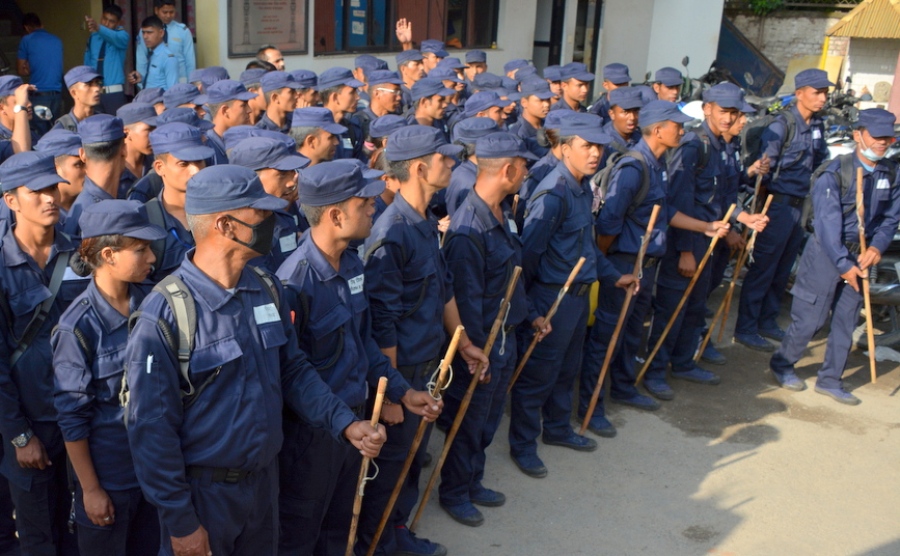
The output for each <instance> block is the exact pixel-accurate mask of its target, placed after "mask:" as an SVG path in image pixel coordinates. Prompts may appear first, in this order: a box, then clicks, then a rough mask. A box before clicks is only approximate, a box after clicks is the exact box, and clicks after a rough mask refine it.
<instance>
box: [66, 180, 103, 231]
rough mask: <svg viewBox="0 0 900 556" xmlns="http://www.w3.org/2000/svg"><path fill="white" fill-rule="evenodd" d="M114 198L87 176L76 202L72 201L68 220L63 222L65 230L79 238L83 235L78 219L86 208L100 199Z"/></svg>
mask: <svg viewBox="0 0 900 556" xmlns="http://www.w3.org/2000/svg"><path fill="white" fill-rule="evenodd" d="M114 198H115V197H113V196H112V195H110V194H109V193H107V192H106V191H104V190H102V189H100V187H99V186H97V184H95V183H94V182H93V181H91V178H89V177H87V176H85V177H84V187H83V188H82V189H81V193H79V194H78V197H76V198H75V202H74V203H72V208H70V209H69V214H68V215H67V216H66V221H65V223H64V224H63V231H64V232H65V233H67V234H69V236H71V237H72V238H75V239H76V240H77V239H78V238H80V237H81V226H79V225H78V219H79V218H80V217H81V213H82V212H83V211H84V209H86V208H87V207H89V206H91V205H93V204H95V203H99V202H100V201H106V200H108V199H114Z"/></svg>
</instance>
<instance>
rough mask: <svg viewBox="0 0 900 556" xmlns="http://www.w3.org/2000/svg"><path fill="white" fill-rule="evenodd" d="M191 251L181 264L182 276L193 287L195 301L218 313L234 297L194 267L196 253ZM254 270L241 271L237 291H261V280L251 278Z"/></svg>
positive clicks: (245, 269) (245, 268)
mask: <svg viewBox="0 0 900 556" xmlns="http://www.w3.org/2000/svg"><path fill="white" fill-rule="evenodd" d="M195 250H196V248H194V249H191V250H190V251H188V252H187V254H185V256H184V262H183V263H181V276H182V278H183V279H184V281H185V282H186V283H188V284H189V285H190V286H192V289H193V290H194V292H193V293H194V297H195V299H197V300H199V301H200V302H201V303H203V305H204V307H205V308H206V309H208V310H210V311H218V310H219V309H221V308H222V307H223V306H224V305H225V304H226V303H228V302H229V301H231V298H232V297H234V294H232V293H231V292H229V291H226V290H225V289H224V288H222V287H221V286H219V285H218V284H216V283H215V282H213V280H212V278H210V277H209V276H207V275H206V274H205V273H204V272H203V271H202V270H200V269H199V268H197V266H196V265H194V251H195ZM252 273H253V271H252V270H250V269H249V268H247V267H246V266H245V267H244V269H243V270H242V271H241V277H240V278H239V279H238V283H237V286H236V287H235V291H236V292H237V291H250V292H257V291H259V290H260V283H259V280H257V279H256V278H254V277H253V276H251V274H252Z"/></svg>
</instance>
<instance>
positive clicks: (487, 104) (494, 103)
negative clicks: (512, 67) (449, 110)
mask: <svg viewBox="0 0 900 556" xmlns="http://www.w3.org/2000/svg"><path fill="white" fill-rule="evenodd" d="M508 104H509V101H508V100H503V99H501V98H500V95H498V94H497V93H495V92H494V91H478V92H477V93H473V94H472V96H471V97H469V100H467V101H466V106H465V109H463V110H461V111H459V112H457V113H456V114H454V116H453V117H452V118H451V119H450V120H449V124H450V125H449V129H450V131H453V128H454V127H456V124H457V123H459V122H460V121H462V120H465V119H466V118H476V117H477V118H490V119H492V120H494V122H495V123H496V125H497V128H498V129H502V130H505V129H506V113H504V112H503V109H504V108H506V106H507V105H508Z"/></svg>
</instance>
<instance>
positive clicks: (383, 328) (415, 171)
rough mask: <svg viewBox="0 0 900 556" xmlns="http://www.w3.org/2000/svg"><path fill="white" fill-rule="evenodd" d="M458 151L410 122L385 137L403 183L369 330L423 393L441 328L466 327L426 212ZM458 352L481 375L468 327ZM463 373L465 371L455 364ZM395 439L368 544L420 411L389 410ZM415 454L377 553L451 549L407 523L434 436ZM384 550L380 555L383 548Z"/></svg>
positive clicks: (370, 256)
mask: <svg viewBox="0 0 900 556" xmlns="http://www.w3.org/2000/svg"><path fill="white" fill-rule="evenodd" d="M460 150H461V148H460V147H458V146H452V145H449V144H447V142H446V141H445V140H444V139H443V136H442V134H441V132H440V131H439V130H437V129H435V128H433V127H427V126H421V125H411V126H407V127H403V128H400V129H398V130H397V131H395V132H394V133H393V134H391V135H390V137H388V143H387V147H386V148H385V151H384V156H385V157H386V158H387V160H388V162H389V163H390V165H391V170H392V172H393V173H394V175H395V176H396V177H397V179H398V180H399V182H400V192H399V193H398V194H397V195H396V196H395V197H394V202H393V203H391V204H390V205H389V206H388V207H387V208H386V209H385V211H384V213H383V214H382V215H381V217H379V219H378V221H377V222H376V223H375V225H374V226H373V228H372V234H371V235H370V236H369V238H368V239H367V240H366V244H365V250H366V255H365V265H366V270H365V281H366V293H367V295H368V299H369V304H370V306H371V310H372V336H373V337H374V338H375V341H376V342H377V344H378V347H379V348H380V349H381V351H382V352H383V353H384V354H385V355H387V356H388V357H389V358H390V360H391V365H392V366H393V367H394V368H396V369H397V370H399V371H400V373H401V374H402V375H403V376H404V378H405V379H406V380H407V381H408V382H409V383H410V384H411V385H412V387H413V388H415V389H417V390H422V389H424V387H425V383H426V381H427V380H428V379H429V377H430V376H431V375H432V374H433V373H434V371H435V369H437V366H438V364H439V361H440V355H441V349H442V347H443V343H444V331H445V330H447V331H452V330H455V329H456V326H457V325H459V324H460V319H459V310H458V308H457V305H456V298H455V296H454V294H453V287H452V282H451V280H452V277H451V275H450V271H449V269H448V268H447V265H446V263H445V261H444V257H443V255H442V254H441V252H440V249H439V238H438V231H437V220H436V218H435V217H434V215H433V214H432V213H431V211H430V210H429V209H428V202H429V200H430V198H431V196H432V195H434V193H435V191H438V190H439V189H443V188H445V187H447V184H448V183H449V181H450V168H451V166H452V165H453V162H454V160H453V157H455V156H458V155H459V152H460ZM458 349H459V352H460V354H461V356H462V358H463V359H464V360H465V362H466V363H467V364H468V366H469V371H470V372H474V370H475V368H476V367H477V366H478V365H479V364H482V363H483V364H484V370H483V371H482V372H485V373H486V372H487V363H488V360H487V358H486V357H485V356H484V354H482V353H481V349H480V348H478V347H477V346H476V345H475V344H474V343H472V341H471V340H469V339H468V337H467V336H466V334H465V333H463V334H462V338H461V339H460V342H459V348H458ZM456 372H457V375H456V376H457V379H459V377H461V376H464V375H465V371H464V370H463V369H459V368H458V369H457V370H456ZM382 417H383V418H384V421H385V422H386V423H389V422H394V423H398V424H396V425H393V426H390V427H389V430H388V441H387V443H386V444H385V448H384V450H383V454H382V457H381V458H379V459H378V460H376V461H377V464H378V467H379V469H380V470H381V471H380V477H381V479H382V480H380V481H376V482H373V483H371V484H369V486H368V488H367V490H366V497H365V499H364V500H363V506H364V511H363V514H364V515H363V516H361V517H360V525H359V527H360V544H361V545H363V548H367V547H366V546H365V545H366V544H367V543H368V542H369V541H370V540H371V538H372V534H373V533H374V530H375V528H376V526H377V524H378V521H379V518H380V516H381V514H382V512H383V511H384V507H385V505H386V503H387V500H388V498H389V497H390V493H391V491H392V490H393V485H394V484H395V483H396V481H397V478H398V476H399V474H400V469H401V468H402V467H403V461H404V460H405V459H406V455H407V453H408V452H409V448H410V444H411V443H412V439H413V437H414V436H415V432H416V429H417V428H418V424H419V416H418V415H415V414H414V413H412V412H410V411H408V410H404V409H403V408H401V407H399V406H386V407H385V408H384V410H383V411H382ZM425 437H426V438H424V440H423V442H422V445H421V446H420V447H419V451H418V453H417V454H416V457H415V459H414V460H413V463H412V467H411V468H410V471H409V475H408V478H407V482H406V484H405V485H404V487H403V490H402V492H401V493H400V498H399V499H398V501H397V505H396V506H395V508H394V513H393V515H392V517H391V519H390V520H389V521H388V523H387V527H386V529H385V534H384V535H382V537H381V542H382V543H383V544H380V545H379V550H382V549H383V550H384V551H385V553H387V554H392V553H394V552H401V553H403V552H405V553H414V554H431V555H443V554H446V549H445V548H444V547H443V546H441V545H439V544H435V543H432V542H430V541H427V540H426V539H420V538H418V537H416V536H415V535H414V534H412V533H410V531H409V530H408V529H407V528H406V521H407V519H408V518H409V514H410V512H411V511H412V508H413V507H414V506H415V504H416V502H417V501H418V498H419V496H418V495H419V489H418V483H419V476H420V474H421V470H422V463H423V460H424V457H425V448H426V446H427V444H428V438H427V437H428V434H427V433H426V435H425ZM379 553H380V552H379Z"/></svg>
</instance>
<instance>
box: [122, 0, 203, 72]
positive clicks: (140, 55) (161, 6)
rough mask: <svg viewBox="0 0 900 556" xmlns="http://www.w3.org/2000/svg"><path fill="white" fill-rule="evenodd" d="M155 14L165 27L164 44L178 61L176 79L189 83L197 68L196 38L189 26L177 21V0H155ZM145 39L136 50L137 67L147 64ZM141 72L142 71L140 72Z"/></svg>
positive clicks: (139, 41) (141, 40)
mask: <svg viewBox="0 0 900 556" xmlns="http://www.w3.org/2000/svg"><path fill="white" fill-rule="evenodd" d="M153 13H154V14H155V15H156V17H158V18H159V20H160V23H162V25H163V42H164V43H165V45H166V47H167V48H168V50H169V51H170V52H171V53H172V54H173V56H174V57H175V59H176V61H177V67H176V71H177V73H176V78H177V80H178V81H179V82H181V83H184V82H185V81H187V79H188V76H190V75H191V74H192V73H193V72H194V70H195V69H196V68H197V57H196V55H195V54H194V36H193V35H192V34H191V30H190V29H188V27H187V25H185V24H184V23H181V22H180V21H175V0H154V2H153ZM145 44H146V43H144V39H143V38H141V39H139V40H138V48H136V49H135V50H136V55H137V67H138V68H142V67H144V64H146V63H147V59H146V57H145V53H144V52H143V50H144V49H142V48H141V46H142V45H145ZM139 71H140V70H139Z"/></svg>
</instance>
